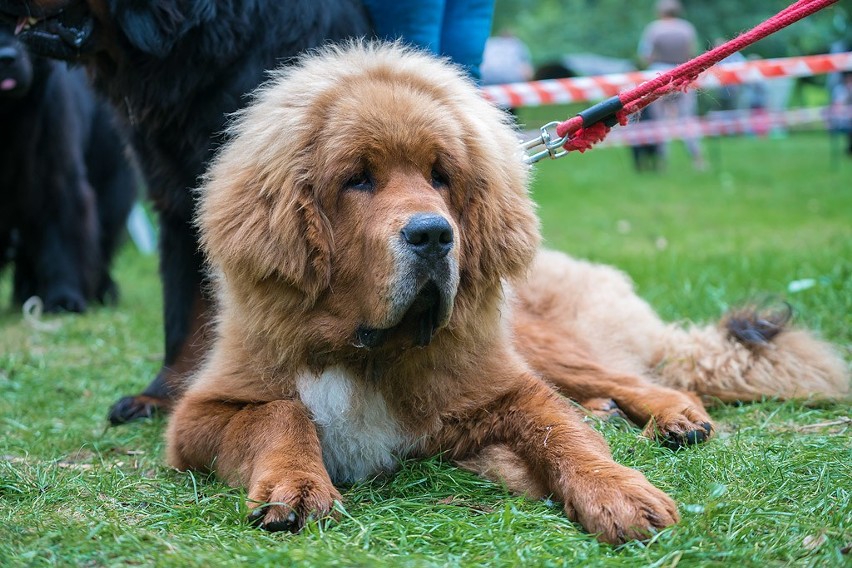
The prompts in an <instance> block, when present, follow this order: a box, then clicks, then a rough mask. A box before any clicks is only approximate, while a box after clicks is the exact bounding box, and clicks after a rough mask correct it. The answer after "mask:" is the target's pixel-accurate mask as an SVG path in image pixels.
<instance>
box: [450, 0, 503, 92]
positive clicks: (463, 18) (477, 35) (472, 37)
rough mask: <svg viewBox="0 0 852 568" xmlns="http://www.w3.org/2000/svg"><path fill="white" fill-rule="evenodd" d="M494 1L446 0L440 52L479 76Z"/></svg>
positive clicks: (475, 75) (489, 33)
mask: <svg viewBox="0 0 852 568" xmlns="http://www.w3.org/2000/svg"><path fill="white" fill-rule="evenodd" d="M493 17H494V0H446V8H445V9H444V21H443V25H442V28H441V44H440V50H439V53H440V54H441V55H447V56H449V57H450V58H451V59H452V60H453V61H454V62H456V63H458V64H459V65H461V66H463V67H464V68H465V69H467V70H468V72H469V73H470V74H471V76H472V77H473V78H474V79H479V65H480V64H481V63H482V52H483V51H484V50H485V40H487V39H488V36H489V35H491V20H492V18H493Z"/></svg>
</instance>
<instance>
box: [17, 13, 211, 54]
mask: <svg viewBox="0 0 852 568" xmlns="http://www.w3.org/2000/svg"><path fill="white" fill-rule="evenodd" d="M215 15H216V4H215V2H214V1H213V0H198V1H192V2H187V1H181V0H146V1H141V0H0V18H2V19H4V20H6V21H7V22H10V23H11V24H12V25H13V26H14V29H15V33H16V35H18V36H20V38H21V41H23V42H24V43H26V44H27V45H29V46H30V48H31V49H32V50H33V51H34V52H35V53H38V54H39V55H44V56H46V57H52V58H55V59H65V60H75V59H79V58H84V57H86V56H88V55H91V54H93V53H96V52H99V51H101V50H104V49H107V48H110V47H113V46H115V45H116V44H122V45H124V46H125V47H129V48H131V49H133V50H136V51H138V52H141V53H145V54H149V55H153V56H155V57H165V56H166V55H167V54H168V53H170V52H171V50H172V48H173V47H174V45H175V44H176V43H177V42H178V41H180V39H181V38H183V37H184V36H185V35H186V34H187V33H188V32H189V31H190V30H191V29H192V28H194V27H196V26H198V25H200V24H201V23H203V22H206V21H209V20H211V19H212V18H213V17H214V16H215Z"/></svg>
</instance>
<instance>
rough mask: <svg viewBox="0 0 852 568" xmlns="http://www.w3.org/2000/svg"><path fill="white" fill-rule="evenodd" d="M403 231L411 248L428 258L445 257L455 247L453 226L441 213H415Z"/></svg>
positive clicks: (403, 235) (403, 236) (404, 237)
mask: <svg viewBox="0 0 852 568" xmlns="http://www.w3.org/2000/svg"><path fill="white" fill-rule="evenodd" d="M401 232H402V238H403V239H404V240H405V243H406V244H407V245H408V246H409V247H410V248H411V250H413V251H414V252H416V253H417V254H418V255H419V256H422V257H423V258H425V259H427V260H437V259H439V258H443V257H445V256H447V253H448V252H450V249H452V248H453V228H452V227H451V226H450V222H449V221H447V220H446V219H444V218H443V217H442V216H440V215H430V214H428V213H418V214H417V215H413V216H412V217H411V219H409V220H408V223H407V224H406V225H405V227H403V228H402V231H401Z"/></svg>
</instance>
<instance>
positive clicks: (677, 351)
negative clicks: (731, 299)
mask: <svg viewBox="0 0 852 568" xmlns="http://www.w3.org/2000/svg"><path fill="white" fill-rule="evenodd" d="M790 319H791V309H790V307H789V306H788V305H786V304H785V305H784V307H783V308H776V309H759V308H757V307H746V308H741V309H738V310H735V311H733V312H731V313H729V314H728V315H726V316H725V317H724V318H723V319H722V320H721V321H720V322H719V323H718V324H717V325H708V326H703V327H699V326H695V327H691V328H688V329H684V328H682V327H680V326H677V325H670V326H668V328H667V332H666V333H665V336H666V338H665V340H664V342H663V344H664V346H663V348H662V350H661V352H660V353H659V354H658V358H657V373H658V376H659V381H660V382H661V383H663V384H665V385H667V386H671V387H673V388H680V389H686V390H691V391H693V392H696V393H697V394H699V395H701V396H702V397H705V398H709V399H711V400H712V399H718V400H721V401H723V402H734V401H743V402H747V401H755V400H760V399H762V398H764V397H770V398H780V399H792V398H844V397H846V396H848V395H849V370H848V368H847V365H846V363H845V362H844V361H843V358H842V357H841V356H840V355H839V354H838V353H837V351H836V350H835V348H834V347H833V346H832V345H830V344H829V343H827V342H825V341H823V340H821V339H819V338H818V337H817V336H816V335H815V334H814V333H813V332H811V331H808V330H804V329H795V328H793V327H791V326H790Z"/></svg>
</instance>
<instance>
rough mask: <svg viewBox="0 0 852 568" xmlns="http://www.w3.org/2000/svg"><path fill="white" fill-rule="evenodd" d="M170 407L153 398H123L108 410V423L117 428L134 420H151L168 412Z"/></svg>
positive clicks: (161, 400) (139, 396)
mask: <svg viewBox="0 0 852 568" xmlns="http://www.w3.org/2000/svg"><path fill="white" fill-rule="evenodd" d="M170 405H171V403H170V402H169V401H167V400H166V399H163V398H158V397H154V396H148V395H144V394H139V395H136V396H125V397H124V398H122V399H120V400H119V401H118V402H116V403H115V404H113V405H112V407H111V408H110V409H109V421H110V424H112V425H113V426H118V425H119V424H126V423H128V422H133V421H134V420H143V419H146V418H152V417H154V416H158V415H160V414H165V413H166V412H168V410H169V407H170Z"/></svg>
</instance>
